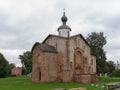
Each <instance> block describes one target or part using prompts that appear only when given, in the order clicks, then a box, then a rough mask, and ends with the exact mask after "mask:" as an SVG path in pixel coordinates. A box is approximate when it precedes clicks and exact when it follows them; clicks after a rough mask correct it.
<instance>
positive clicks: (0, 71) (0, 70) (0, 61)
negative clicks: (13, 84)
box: [0, 53, 8, 78]
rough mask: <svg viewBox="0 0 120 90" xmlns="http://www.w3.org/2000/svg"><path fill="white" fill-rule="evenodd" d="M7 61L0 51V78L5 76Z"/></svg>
mask: <svg viewBox="0 0 120 90" xmlns="http://www.w3.org/2000/svg"><path fill="white" fill-rule="evenodd" d="M7 65H8V61H7V60H6V59H5V57H4V56H3V54H2V53H0V78H4V77H6V74H7Z"/></svg>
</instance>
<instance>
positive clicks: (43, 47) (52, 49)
mask: <svg viewBox="0 0 120 90" xmlns="http://www.w3.org/2000/svg"><path fill="white" fill-rule="evenodd" d="M38 45H39V46H40V50H41V51H43V52H52V53H57V50H56V48H55V47H53V46H51V45H47V44H42V43H39V42H36V43H35V44H34V45H33V47H32V50H31V52H32V53H33V50H34V48H35V47H36V46H38Z"/></svg>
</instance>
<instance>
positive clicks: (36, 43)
mask: <svg viewBox="0 0 120 90" xmlns="http://www.w3.org/2000/svg"><path fill="white" fill-rule="evenodd" d="M37 44H38V45H40V43H39V42H35V44H34V45H33V47H32V49H31V53H33V49H34V47H35V46H36V45H37Z"/></svg>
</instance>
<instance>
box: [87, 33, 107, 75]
mask: <svg viewBox="0 0 120 90" xmlns="http://www.w3.org/2000/svg"><path fill="white" fill-rule="evenodd" d="M86 40H87V41H88V43H89V44H90V46H91V54H92V55H94V56H96V64H97V73H105V72H106V70H105V66H106V53H105V51H104V49H103V46H104V45H105V44H106V42H107V41H106V37H105V36H104V33H103V32H100V33H96V32H92V33H91V34H88V37H87V39H86Z"/></svg>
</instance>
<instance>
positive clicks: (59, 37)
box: [42, 34, 91, 48]
mask: <svg viewBox="0 0 120 90" xmlns="http://www.w3.org/2000/svg"><path fill="white" fill-rule="evenodd" d="M50 36H52V37H58V38H61V39H71V38H73V37H76V36H80V37H81V38H82V39H83V40H84V42H85V43H86V44H87V45H88V46H89V47H90V48H91V46H90V45H89V44H88V42H87V41H86V39H85V38H84V37H83V36H82V34H77V35H74V36H71V37H69V38H67V37H61V36H58V35H53V34H49V35H48V36H47V37H46V38H45V40H44V41H43V42H42V43H45V41H46V40H47V39H48V38H49V37H50Z"/></svg>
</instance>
